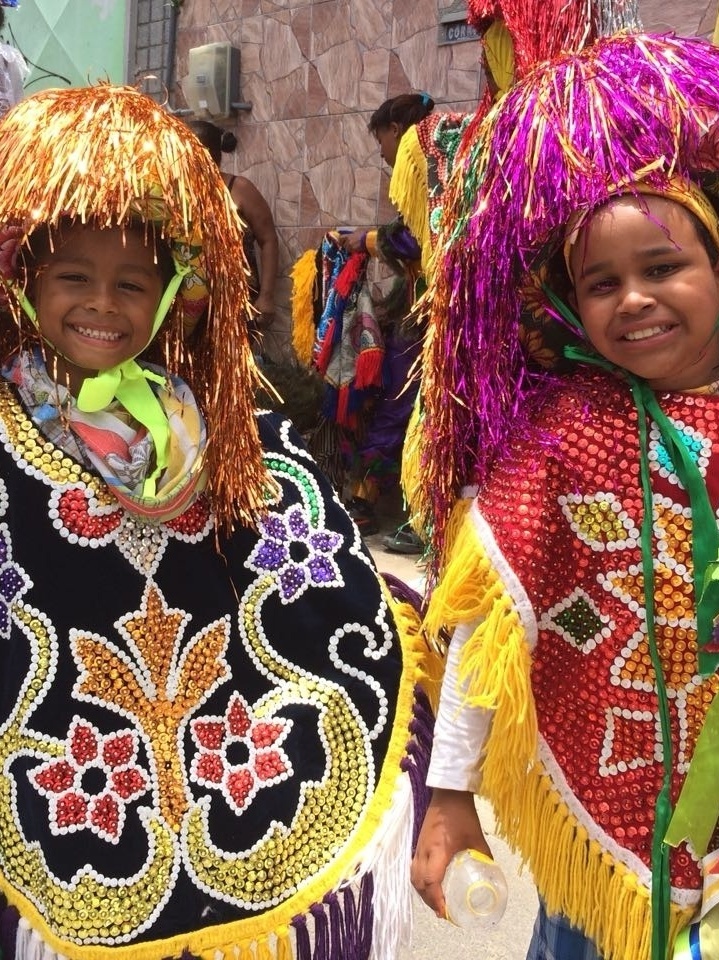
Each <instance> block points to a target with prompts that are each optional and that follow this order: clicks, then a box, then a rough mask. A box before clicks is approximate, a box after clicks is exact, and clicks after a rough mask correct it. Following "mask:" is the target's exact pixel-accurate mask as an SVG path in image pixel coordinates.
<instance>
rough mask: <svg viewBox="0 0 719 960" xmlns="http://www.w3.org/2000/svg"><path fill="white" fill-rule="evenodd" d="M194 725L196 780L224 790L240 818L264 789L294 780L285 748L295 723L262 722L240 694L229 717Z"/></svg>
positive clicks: (229, 709) (200, 719) (202, 719)
mask: <svg viewBox="0 0 719 960" xmlns="http://www.w3.org/2000/svg"><path fill="white" fill-rule="evenodd" d="M190 726H191V730H192V736H193V739H194V741H195V743H196V744H197V746H198V747H199V751H198V753H197V755H196V757H195V758H194V760H193V762H192V770H191V773H192V778H193V780H195V782H196V783H198V784H200V785H201V786H205V787H210V788H211V789H215V790H221V792H222V794H223V796H224V797H225V799H226V800H227V802H228V804H229V805H230V807H231V808H232V810H233V811H234V812H235V813H236V814H238V815H239V814H241V813H242V812H243V810H244V809H245V808H246V807H247V806H249V804H250V802H251V801H252V799H253V798H254V797H255V795H256V794H257V792H258V791H259V790H261V789H262V788H263V787H269V786H270V785H272V784H275V783H280V782H281V781H282V780H286V779H287V778H288V777H290V776H291V775H292V764H291V763H290V760H289V758H288V756H287V754H286V753H285V752H284V750H282V749H281V748H280V744H281V743H282V741H283V740H284V739H285V738H286V737H287V734H288V733H289V732H290V730H291V728H292V721H291V720H283V719H279V718H275V719H272V720H264V719H258V718H257V717H256V716H253V714H252V710H251V708H250V705H249V704H248V703H247V701H246V700H245V699H244V697H242V696H240V694H239V693H235V694H234V695H233V696H232V698H231V700H230V702H229V705H228V707H227V711H226V713H225V715H224V717H217V716H205V717H198V718H197V719H195V720H193V721H192V723H191V725H190ZM238 750H240V751H242V752H243V753H244V754H245V755H246V759H245V760H244V762H241V763H238V762H237V761H236V760H235V759H233V754H235V755H236V754H237V752H238Z"/></svg>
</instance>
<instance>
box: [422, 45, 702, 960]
mask: <svg viewBox="0 0 719 960" xmlns="http://www.w3.org/2000/svg"><path fill="white" fill-rule="evenodd" d="M718 77H719V51H717V49H716V48H714V47H712V46H711V45H710V44H708V43H706V42H704V41H702V40H696V39H682V38H676V37H654V36H648V35H636V36H619V37H615V38H612V39H609V40H604V41H600V42H598V43H597V44H596V45H594V46H593V47H592V48H589V49H588V50H586V51H584V52H582V53H579V54H567V55H565V56H564V57H562V58H560V59H558V60H556V61H554V62H553V63H551V64H549V65H548V64H544V65H542V66H540V67H538V68H537V70H535V71H534V72H533V73H532V74H530V75H529V76H528V77H527V79H526V80H525V81H524V82H523V83H521V84H519V85H518V86H517V87H515V88H514V89H513V90H512V91H510V92H509V93H508V94H507V96H506V97H505V98H504V99H503V100H502V101H501V102H500V103H499V104H498V105H497V106H496V107H495V109H494V110H493V111H492V112H491V113H490V114H489V115H488V117H487V118H486V120H485V121H484V123H483V124H482V126H481V127H480V128H479V131H478V135H477V141H476V146H475V148H474V149H470V150H468V151H467V152H466V153H465V154H464V155H463V158H462V164H461V167H460V169H459V170H458V171H457V174H456V176H455V178H454V180H453V183H452V184H451V187H450V193H449V202H448V205H447V207H446V210H445V215H444V219H443V234H442V237H441V239H440V248H439V249H440V255H439V257H438V261H437V264H436V269H435V273H434V276H433V278H432V281H433V282H432V284H431V286H430V290H429V292H428V295H427V303H428V305H429V306H428V309H429V310H430V330H431V336H430V340H429V343H428V345H427V349H426V354H425V371H424V380H423V401H424V409H425V423H424V454H423V460H422V465H423V471H424V483H425V485H424V491H425V503H424V508H425V511H426V515H427V516H429V517H431V520H432V529H433V533H434V548H435V554H436V556H437V557H438V558H440V559H438V560H437V566H438V567H440V569H439V574H440V579H439V585H438V587H437V589H436V591H435V593H434V595H433V598H432V602H431V605H430V609H429V613H428V617H427V626H428V628H429V630H430V631H432V632H434V633H436V634H439V633H440V631H441V630H442V629H443V628H447V627H449V628H452V629H454V634H453V639H452V641H451V643H450V647H449V653H448V664H447V672H446V676H445V681H444V686H443V691H442V700H441V704H440V709H439V715H438V722H437V729H436V735H435V744H434V749H433V756H432V762H431V766H430V774H429V783H430V784H431V785H432V786H433V788H434V795H433V800H432V803H431V805H430V809H429V812H428V815H427V817H426V819H425V822H424V826H423V828H422V832H421V834H420V839H419V843H418V848H417V853H416V856H415V860H414V866H413V876H414V882H415V886H416V887H417V888H418V890H419V891H420V893H421V895H422V897H423V898H424V899H425V901H426V902H427V903H428V904H429V905H430V906H431V907H432V908H433V909H435V911H436V912H438V913H440V914H441V913H443V911H444V906H445V904H444V898H443V895H442V892H441V887H440V883H441V880H442V877H443V875H444V872H445V868H446V866H447V863H448V862H449V860H450V859H451V857H452V856H453V855H454V854H455V853H456V852H458V851H459V850H461V849H463V848H466V847H475V848H479V849H480V850H484V851H485V852H487V850H488V847H487V843H486V840H485V838H484V835H483V833H482V830H481V827H480V824H479V821H478V819H477V814H476V811H475V805H474V794H475V793H481V794H483V795H485V796H486V797H488V798H489V799H490V801H491V802H492V804H493V806H494V809H495V813H496V816H497V822H498V825H499V830H500V832H501V833H502V834H503V835H504V836H506V837H507V839H508V840H509V842H510V843H511V844H512V845H513V846H514V847H516V848H517V849H518V850H519V851H520V852H521V854H522V856H523V857H524V859H525V860H526V862H527V863H528V864H529V865H530V868H531V869H532V872H533V874H534V878H535V881H536V884H537V888H538V890H539V894H540V900H541V909H540V915H539V918H538V921H537V925H536V927H535V934H534V937H533V940H532V944H531V946H530V952H529V958H530V960H544V958H546V957H549V956H551V957H552V958H556V960H575V958H578V957H582V958H583V960H597V958H604V960H620V958H621V960H623V958H632V960H646V958H649V957H651V958H652V960H665V958H666V957H667V955H670V956H671V955H672V951H674V950H676V953H675V954H674V956H676V957H684V956H687V957H689V956H691V957H695V956H701V957H702V958H703V960H708V958H712V957H717V956H719V953H718V952H716V951H717V945H716V943H715V942H714V941H713V940H712V937H715V936H716V933H715V928H716V926H717V916H716V909H712V908H716V900H717V899H719V896H717V891H716V890H714V888H715V887H716V886H717V884H716V882H715V883H714V884H713V885H712V878H715V877H716V873H717V859H718V858H719V854H717V842H716V822H717V815H718V814H719V790H718V788H717V781H718V779H719V777H717V772H716V768H715V766H714V764H715V763H716V761H715V759H714V758H715V757H716V756H717V753H718V751H719V707H718V706H717V705H718V704H719V698H715V694H716V693H717V690H719V676H717V665H718V664H719V642H718V639H717V636H718V634H719V630H717V620H719V617H718V616H717V614H718V613H719V589H718V587H717V579H716V570H717V568H718V567H719V531H718V530H717V521H716V516H717V509H718V508H719V484H717V481H716V479H715V478H716V476H717V468H718V467H719V461H718V460H717V457H718V456H719V336H718V334H717V330H718V323H717V318H719V219H718V217H717V207H718V206H719V203H718V201H717V198H718V197H719V177H718V174H717V171H718V170H719V137H717V133H716V131H717V126H716V125H715V122H716V120H717V117H718V116H719V92H718V89H719V88H718V85H717V78H718ZM465 484H474V485H476V487H477V489H478V495H477V497H476V499H474V501H473V502H472V503H471V504H470V505H469V506H468V508H466V509H464V510H462V509H457V510H455V511H454V512H452V506H453V503H454V502H455V501H456V500H457V498H458V497H459V496H460V494H461V491H462V488H463V486H464V485H465ZM465 502H466V501H465ZM703 883H705V893H704V902H703V906H702V888H703ZM700 918H701V924H700V922H699V920H700ZM689 950H691V951H692V952H691V953H689V952H686V951H689ZM697 950H699V951H701V952H699V953H697V952H696V951H697Z"/></svg>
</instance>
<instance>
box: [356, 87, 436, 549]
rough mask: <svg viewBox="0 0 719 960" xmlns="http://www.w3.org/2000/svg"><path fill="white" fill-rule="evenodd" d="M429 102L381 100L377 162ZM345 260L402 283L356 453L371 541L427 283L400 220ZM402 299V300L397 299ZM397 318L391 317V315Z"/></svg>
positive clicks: (362, 235) (393, 537) (408, 544)
mask: <svg viewBox="0 0 719 960" xmlns="http://www.w3.org/2000/svg"><path fill="white" fill-rule="evenodd" d="M433 110H434V101H433V100H432V99H431V97H429V96H428V95H427V94H426V93H421V94H419V93H408V94H401V95H400V96H397V97H393V98H392V99H390V100H386V101H385V102H384V103H383V104H382V105H381V106H380V107H378V108H377V110H375V112H374V113H373V114H372V116H371V117H370V121H369V124H368V129H369V131H370V133H371V134H372V135H373V136H374V137H375V139H376V140H377V143H378V144H379V148H380V155H381V157H382V159H383V160H384V161H385V163H387V164H388V165H389V166H390V167H394V164H395V160H396V158H397V150H398V148H399V146H400V144H401V142H402V139H403V138H404V136H405V134H406V133H407V131H408V130H410V129H411V128H412V127H414V126H415V124H417V123H420V122H422V121H423V120H424V119H425V118H426V117H428V116H431V115H432V113H433ZM340 243H341V245H342V247H343V248H344V249H345V250H347V251H349V252H350V253H356V252H358V251H359V252H363V253H368V254H369V255H370V256H372V257H378V258H379V259H381V260H382V261H383V262H385V263H387V264H388V265H389V266H390V267H391V268H392V269H393V270H394V271H395V272H396V273H397V274H398V275H399V277H400V281H399V282H398V283H397V284H396V285H395V290H394V291H393V294H391V295H390V296H391V302H392V304H393V310H392V316H388V317H387V320H388V321H390V324H391V325H388V324H387V322H386V321H385V325H386V326H388V329H387V332H386V334H385V364H384V383H383V389H382V395H381V396H380V398H379V399H378V401H377V402H376V403H375V404H374V406H373V408H372V411H371V414H370V416H369V418H368V423H367V430H366V434H365V436H364V437H363V438H362V439H361V440H360V443H359V445H358V446H357V448H356V450H355V453H354V458H355V468H354V469H355V473H357V472H359V474H360V476H359V477H358V479H357V481H356V483H355V488H354V490H353V495H352V499H351V501H350V512H351V514H352V516H353V517H354V518H355V520H356V521H357V523H358V525H359V527H360V529H361V530H364V531H365V533H366V534H371V533H376V532H377V531H378V530H379V525H378V522H377V518H376V515H375V504H376V502H377V500H378V498H379V496H380V493H381V492H382V490H383V488H385V487H386V486H387V484H388V481H389V480H390V479H392V478H395V477H396V476H397V473H398V470H399V462H400V458H401V451H402V446H403V443H404V437H405V433H406V429H407V424H408V422H409V416H410V413H411V410H412V405H413V403H414V398H415V396H416V394H417V378H416V376H413V375H412V374H411V371H412V368H413V367H414V366H415V364H416V361H417V358H418V356H419V352H420V349H421V338H422V332H423V331H422V326H421V325H420V324H418V323H417V322H416V320H408V319H407V314H408V312H409V310H410V308H411V306H412V304H413V302H414V300H415V299H416V296H417V295H418V293H421V291H422V289H423V287H424V282H423V279H422V278H421V272H420V266H419V262H420V260H421V249H420V247H419V245H418V243H417V240H416V238H415V237H414V236H413V235H412V233H411V231H410V230H409V229H408V228H407V226H406V225H405V223H404V221H403V220H402V218H401V217H398V218H396V219H395V220H393V221H392V222H391V223H389V224H386V225H383V226H380V227H378V228H377V229H376V230H368V231H367V230H355V231H354V232H352V233H350V234H347V235H345V236H343V237H341V239H340ZM401 294H404V297H402V296H401ZM395 313H396V316H395V315H394V314H395ZM384 543H385V546H386V547H387V548H388V549H390V550H396V551H397V552H401V553H421V552H422V549H423V546H422V541H421V540H420V539H419V538H418V537H417V535H416V534H415V533H414V532H413V531H412V530H411V529H410V528H409V527H407V526H406V525H402V526H401V527H400V528H399V529H398V530H397V531H395V532H394V533H393V534H390V535H389V536H387V537H385V538H384Z"/></svg>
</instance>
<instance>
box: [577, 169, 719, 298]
mask: <svg viewBox="0 0 719 960" xmlns="http://www.w3.org/2000/svg"><path fill="white" fill-rule="evenodd" d="M622 196H624V197H626V196H629V197H631V196H639V197H641V196H645V197H659V198H662V199H665V200H671V201H673V202H674V203H679V204H681V206H683V207H684V208H685V209H686V210H688V211H689V213H693V214H694V216H695V217H696V218H697V219H698V220H699V222H700V223H701V224H702V226H704V227H705V228H706V230H707V232H708V233H709V236H710V237H711V239H712V243H713V244H714V245H715V246H716V248H717V250H719V216H718V215H717V212H716V210H715V209H714V207H713V206H712V204H711V202H710V200H709V198H708V197H707V195H706V194H705V193H704V191H703V190H702V189H701V188H700V187H699V186H697V184H695V183H692V182H691V181H690V180H686V179H682V178H680V177H672V178H670V179H669V180H668V181H667V182H666V183H665V184H663V185H662V186H661V187H659V186H653V185H652V184H651V183H648V182H647V181H646V180H640V181H638V182H637V183H634V184H632V185H631V186H623V187H621V188H619V187H617V188H616V190H612V191H611V192H610V196H609V198H608V200H610V201H611V200H616V199H618V198H619V197H622ZM605 202H608V201H605ZM596 210H597V207H594V208H593V209H591V210H583V211H581V212H580V213H578V214H576V215H575V216H574V217H572V219H571V221H570V224H569V226H568V227H567V232H566V234H565V239H564V248H563V253H564V264H565V266H566V268H567V274H568V276H569V279H570V280H571V281H572V283H574V276H573V274H572V266H571V255H572V250H573V248H574V245H575V243H576V242H577V240H578V239H579V234H580V233H581V232H582V229H583V228H584V227H585V226H586V225H587V223H588V221H589V220H590V218H591V217H592V216H593V214H594V213H595V212H596Z"/></svg>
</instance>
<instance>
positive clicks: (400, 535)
mask: <svg viewBox="0 0 719 960" xmlns="http://www.w3.org/2000/svg"><path fill="white" fill-rule="evenodd" d="M382 546H383V547H384V548H385V550H389V551H390V553H424V544H423V543H422V541H421V540H420V538H419V537H418V536H417V534H416V533H415V532H414V530H411V529H410V528H409V527H407V526H401V527H398V528H397V529H396V530H395V532H394V533H390V534H388V536H386V537H383V538H382Z"/></svg>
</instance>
